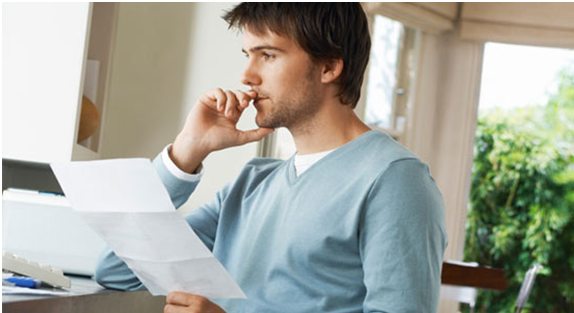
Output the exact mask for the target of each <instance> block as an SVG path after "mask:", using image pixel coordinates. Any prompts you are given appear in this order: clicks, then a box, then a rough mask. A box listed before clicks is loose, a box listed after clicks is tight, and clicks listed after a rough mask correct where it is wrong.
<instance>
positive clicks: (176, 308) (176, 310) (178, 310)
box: [163, 304, 189, 313]
mask: <svg viewBox="0 0 574 313" xmlns="http://www.w3.org/2000/svg"><path fill="white" fill-rule="evenodd" d="M186 312H189V310H188V307H186V306H180V305H174V304H166V305H165V306H164V307H163V313H186Z"/></svg>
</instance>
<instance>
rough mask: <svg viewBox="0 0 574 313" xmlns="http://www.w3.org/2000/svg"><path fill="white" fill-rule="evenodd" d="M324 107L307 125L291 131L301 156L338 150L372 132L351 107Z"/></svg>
mask: <svg viewBox="0 0 574 313" xmlns="http://www.w3.org/2000/svg"><path fill="white" fill-rule="evenodd" d="M329 105H339V106H340V107H329V106H323V109H322V110H320V111H319V112H318V113H317V115H316V116H315V117H313V119H311V120H310V121H309V123H307V124H306V125H300V126H299V127H297V128H294V129H289V131H290V132H291V134H292V135H293V139H294V141H295V146H296V147H297V153H298V154H299V155H305V154H311V153H317V152H323V151H328V150H333V149H336V148H338V147H340V146H342V145H344V144H346V143H348V142H350V141H352V140H353V139H355V138H357V137H359V136H360V135H362V134H363V133H365V132H367V131H369V130H370V128H369V127H368V126H367V125H365V124H364V123H363V122H362V121H361V120H360V119H359V118H358V117H357V115H356V114H355V112H354V111H353V110H352V109H351V108H350V107H344V106H342V105H341V104H338V103H331V104H329Z"/></svg>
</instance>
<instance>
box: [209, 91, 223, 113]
mask: <svg viewBox="0 0 574 313" xmlns="http://www.w3.org/2000/svg"><path fill="white" fill-rule="evenodd" d="M211 96H212V97H213V98H214V99H215V101H216V110H217V111H219V112H221V113H222V112H223V109H225V102H227V95H226V94H225V92H224V91H223V89H221V88H215V89H214V90H212V91H211Z"/></svg>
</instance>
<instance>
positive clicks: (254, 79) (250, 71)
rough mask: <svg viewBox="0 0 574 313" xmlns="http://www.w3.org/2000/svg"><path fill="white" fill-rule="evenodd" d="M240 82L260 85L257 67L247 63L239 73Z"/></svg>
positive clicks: (248, 84)
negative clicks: (240, 73)
mask: <svg viewBox="0 0 574 313" xmlns="http://www.w3.org/2000/svg"><path fill="white" fill-rule="evenodd" d="M241 83H242V84H244V85H247V86H259V85H261V75H259V73H258V71H257V69H256V68H255V67H254V66H253V65H251V64H248V65H247V67H246V68H245V71H243V75H241Z"/></svg>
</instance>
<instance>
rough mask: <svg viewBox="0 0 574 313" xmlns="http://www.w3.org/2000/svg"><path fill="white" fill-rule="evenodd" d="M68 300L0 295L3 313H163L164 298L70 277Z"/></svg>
mask: <svg viewBox="0 0 574 313" xmlns="http://www.w3.org/2000/svg"><path fill="white" fill-rule="evenodd" d="M70 278H71V280H72V288H71V291H72V293H71V294H70V296H46V295H6V296H4V295H2V310H3V311H4V312H45V313H50V312H58V313H60V312H61V313H65V312H82V313H91V312H94V313H96V312H98V313H99V312H105V313H115V312H118V313H119V312H122V313H123V312H154V313H157V312H163V307H164V305H165V297H163V296H161V297H153V296H152V295H151V294H150V293H149V292H148V291H132V292H124V291H117V290H110V289H105V288H103V287H101V286H99V285H98V284H97V283H96V282H95V281H94V280H91V279H89V278H84V277H70Z"/></svg>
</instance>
